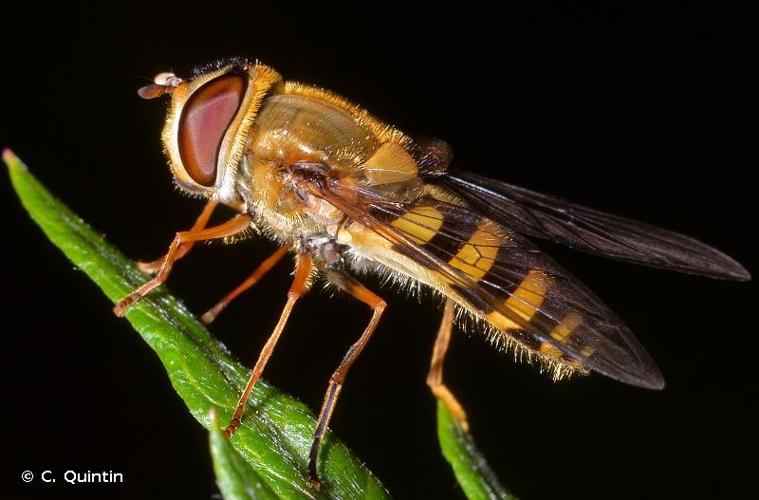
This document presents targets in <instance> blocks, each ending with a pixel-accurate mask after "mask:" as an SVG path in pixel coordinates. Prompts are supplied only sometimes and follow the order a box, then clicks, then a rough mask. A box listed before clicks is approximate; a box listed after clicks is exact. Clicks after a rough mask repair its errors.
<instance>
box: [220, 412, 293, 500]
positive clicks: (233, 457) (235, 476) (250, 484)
mask: <svg viewBox="0 0 759 500" xmlns="http://www.w3.org/2000/svg"><path fill="white" fill-rule="evenodd" d="M209 417H210V419H211V432H210V434H209V445H210V447H211V458H212V459H213V470H214V472H216V484H217V485H218V486H219V490H221V494H222V496H223V497H224V500H277V499H278V498H279V497H278V496H277V495H275V494H274V492H273V491H271V489H269V487H268V486H267V485H266V483H265V482H264V481H263V479H261V476H259V475H258V474H257V473H256V471H255V470H254V469H253V468H252V467H251V466H250V465H248V464H247V463H245V460H243V458H242V457H241V456H240V454H239V453H237V452H236V451H235V450H234V448H232V446H231V445H230V444H229V440H228V439H227V438H226V437H225V436H224V433H223V432H222V430H221V426H220V424H219V417H218V415H217V413H216V410H215V409H212V410H211V414H210V415H209Z"/></svg>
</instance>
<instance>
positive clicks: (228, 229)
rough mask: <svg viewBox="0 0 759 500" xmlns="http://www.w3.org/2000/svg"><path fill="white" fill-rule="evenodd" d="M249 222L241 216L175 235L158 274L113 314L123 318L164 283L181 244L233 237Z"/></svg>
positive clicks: (118, 305) (247, 217)
mask: <svg viewBox="0 0 759 500" xmlns="http://www.w3.org/2000/svg"><path fill="white" fill-rule="evenodd" d="M250 221H251V218H250V216H249V215H245V214H241V215H238V216H236V217H234V218H233V219H230V220H228V221H227V222H225V223H223V224H220V225H218V226H214V227H210V228H207V229H201V230H199V231H182V232H180V233H177V234H176V236H174V241H172V242H171V245H169V251H168V252H166V257H165V258H164V259H163V262H162V263H161V269H160V270H159V271H158V274H156V275H155V277H154V278H153V279H152V280H150V281H148V282H147V283H144V284H143V285H142V286H140V287H139V288H137V289H136V290H134V291H133V292H132V293H130V294H129V295H127V296H126V297H124V298H122V299H121V300H120V301H119V302H118V303H117V304H116V307H114V308H113V312H114V313H116V315H117V316H123V315H124V312H125V311H126V309H127V308H128V307H129V306H130V305H131V304H132V303H134V302H136V301H137V300H140V299H141V298H142V297H144V296H145V295H147V294H148V293H150V291H151V290H153V289H154V288H156V287H157V286H159V285H160V284H161V283H163V282H164V281H166V278H168V277H169V273H170V272H171V268H172V267H173V266H174V262H175V261H176V255H177V252H178V251H179V247H180V246H181V245H182V243H188V242H195V241H205V240H213V239H219V238H226V237H227V236H233V235H235V234H238V233H241V232H243V231H245V230H246V229H248V227H250Z"/></svg>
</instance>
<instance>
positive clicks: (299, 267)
mask: <svg viewBox="0 0 759 500" xmlns="http://www.w3.org/2000/svg"><path fill="white" fill-rule="evenodd" d="M312 268H313V262H312V261H311V256H310V255H309V254H300V255H299V256H298V261H297V263H296V264H295V278H293V283H292V285H290V291H289V292H287V302H286V303H285V307H284V309H283V310H282V314H281V315H280V316H279V321H278V322H277V326H275V327H274V331H273V332H272V334H271V335H270V336H269V340H267V341H266V344H264V347H263V349H261V354H259V355H258V361H256V365H255V366H254V367H253V371H252V372H251V373H250V378H249V379H248V383H247V385H246V386H245V390H244V391H243V392H242V394H241V395H240V399H239V400H238V401H237V407H236V408H235V413H234V415H233V416H232V420H230V421H229V424H228V425H227V427H226V429H224V434H226V435H227V437H229V436H231V435H232V434H234V432H235V431H236V430H237V427H239V426H240V422H241V421H242V415H243V413H244V412H245V406H246V405H247V404H248V400H249V399H250V393H251V391H253V386H255V385H256V382H258V379H259V378H260V377H261V373H263V371H264V367H266V363H267V362H268V361H269V358H270V357H271V353H272V351H274V346H276V345H277V341H278V340H279V337H280V335H281V334H282V330H284V328H285V324H286V323H287V319H288V318H289V317H290V312H291V311H292V309H293V306H294V305H295V302H296V301H297V300H298V299H299V298H300V297H301V296H302V295H303V293H304V292H305V291H306V289H307V288H308V277H309V276H310V275H311V269H312Z"/></svg>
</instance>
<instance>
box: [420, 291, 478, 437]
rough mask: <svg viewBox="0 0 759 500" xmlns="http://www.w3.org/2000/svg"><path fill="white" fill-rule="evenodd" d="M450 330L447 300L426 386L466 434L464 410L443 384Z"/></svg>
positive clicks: (467, 429) (449, 301)
mask: <svg viewBox="0 0 759 500" xmlns="http://www.w3.org/2000/svg"><path fill="white" fill-rule="evenodd" d="M452 329H453V301H452V300H451V299H448V300H446V302H445V310H444V311H443V320H442V322H441V323H440V329H439V330H438V332H437V339H435V347H434V348H433V350H432V361H431V362H430V371H429V373H428V374H427V385H428V386H429V387H430V390H432V394H434V395H435V397H436V398H437V399H439V400H440V401H441V402H442V403H443V404H444V405H445V406H446V407H448V411H450V412H451V415H453V417H454V418H455V419H456V420H458V422H459V425H461V428H462V429H464V430H465V431H467V432H468V431H469V423H468V422H467V418H466V412H465V411H464V408H463V407H462V406H461V404H460V403H459V402H458V401H457V400H456V398H455V397H454V395H453V394H451V391H449V390H448V387H446V386H445V384H444V383H443V360H444V359H445V353H446V351H448V344H449V343H450V340H451V331H452Z"/></svg>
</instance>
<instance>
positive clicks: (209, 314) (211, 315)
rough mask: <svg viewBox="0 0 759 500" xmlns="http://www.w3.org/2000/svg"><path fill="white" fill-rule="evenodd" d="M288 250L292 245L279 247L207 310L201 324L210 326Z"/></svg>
mask: <svg viewBox="0 0 759 500" xmlns="http://www.w3.org/2000/svg"><path fill="white" fill-rule="evenodd" d="M290 248H292V244H291V243H287V244H285V245H282V246H281V247H279V249H278V250H277V251H276V252H274V253H273V254H271V255H270V256H269V257H268V258H267V259H266V260H265V261H263V262H261V265H259V266H258V267H257V268H256V270H255V271H253V273H252V274H251V275H250V276H248V277H247V279H246V280H245V281H243V282H242V283H240V285H238V286H237V288H235V289H234V290H232V292H230V293H229V294H228V295H227V296H226V297H224V298H223V299H221V300H220V301H219V303H218V304H216V305H215V306H213V307H212V308H211V309H209V310H208V311H206V313H205V314H204V315H203V316H201V318H200V319H201V320H202V321H203V323H205V324H207V325H208V324H211V323H212V322H213V320H215V319H216V316H218V315H219V313H220V312H221V311H223V310H224V308H226V307H227V306H228V305H229V303H230V302H232V301H233V300H234V299H236V298H237V297H238V296H239V295H240V294H241V293H243V292H244V291H246V290H247V289H248V288H250V287H252V286H253V285H255V284H256V283H258V281H259V280H260V279H261V278H262V277H263V276H264V275H265V274H266V273H268V272H269V271H271V269H272V268H273V267H274V266H275V265H277V262H279V261H280V260H282V257H284V256H285V255H286V254H287V252H288V250H290Z"/></svg>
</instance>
